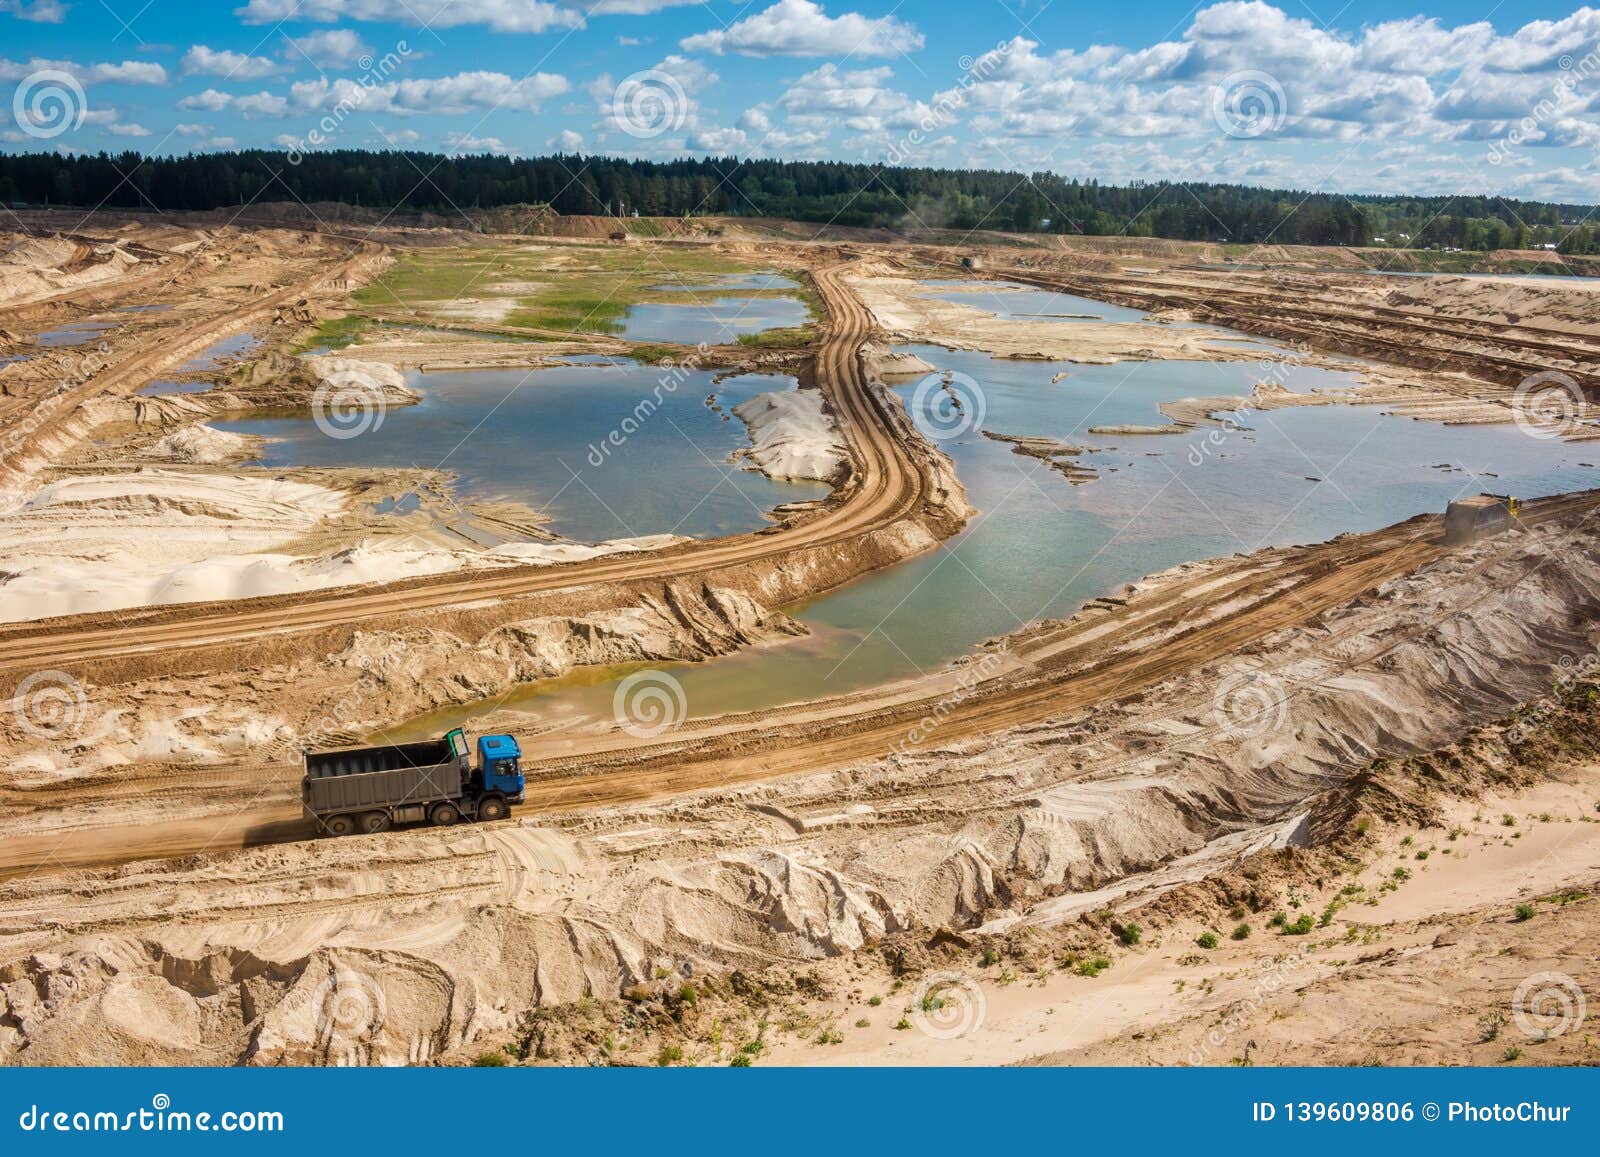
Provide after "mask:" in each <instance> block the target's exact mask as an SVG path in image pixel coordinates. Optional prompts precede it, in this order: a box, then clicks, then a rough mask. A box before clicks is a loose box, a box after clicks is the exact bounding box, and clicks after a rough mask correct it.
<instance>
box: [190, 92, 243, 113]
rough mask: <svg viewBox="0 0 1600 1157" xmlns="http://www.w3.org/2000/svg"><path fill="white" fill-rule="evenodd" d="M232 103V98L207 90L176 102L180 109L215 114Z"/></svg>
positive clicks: (223, 93)
mask: <svg viewBox="0 0 1600 1157" xmlns="http://www.w3.org/2000/svg"><path fill="white" fill-rule="evenodd" d="M232 103H233V97H232V96H230V95H229V94H228V93H225V92H219V91H218V90H216V89H214V88H208V89H206V90H205V91H204V92H197V93H194V94H192V95H190V96H186V97H183V98H182V99H181V100H179V101H178V107H179V108H181V109H191V110H194V109H198V110H199V111H201V112H217V111H219V110H221V109H225V108H227V107H228V106H229V105H231V104H232Z"/></svg>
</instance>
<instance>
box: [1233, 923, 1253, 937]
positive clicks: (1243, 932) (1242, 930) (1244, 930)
mask: <svg viewBox="0 0 1600 1157" xmlns="http://www.w3.org/2000/svg"><path fill="white" fill-rule="evenodd" d="M1233 938H1234V939H1235V940H1248V939H1250V925H1248V924H1246V923H1244V922H1243V921H1240V923H1239V924H1238V926H1237V927H1235V928H1234V930H1233Z"/></svg>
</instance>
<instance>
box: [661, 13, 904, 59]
mask: <svg viewBox="0 0 1600 1157" xmlns="http://www.w3.org/2000/svg"><path fill="white" fill-rule="evenodd" d="M922 44H923V39H922V34H921V33H920V32H918V31H917V30H916V29H915V28H913V27H912V26H911V25H909V24H907V23H905V22H904V21H902V20H900V19H898V18H896V17H894V16H884V17H880V18H877V19H873V18H869V17H866V16H862V15H861V14H860V13H858V12H847V13H845V14H844V15H843V16H838V17H830V16H828V15H827V14H825V13H824V12H823V10H822V6H821V5H820V4H815V3H812V0H778V3H776V4H774V5H773V6H772V7H771V8H768V9H767V10H766V11H765V12H758V13H756V14H755V15H754V16H749V17H746V18H745V19H743V20H739V21H736V22H735V23H733V24H731V25H729V26H728V27H727V28H724V29H718V30H713V31H711V32H702V33H700V34H698V35H696V36H690V37H686V38H685V39H684V40H683V42H682V47H683V48H685V49H686V50H688V51H690V52H711V53H715V54H717V55H719V56H720V55H722V54H723V53H729V52H733V53H738V54H740V55H742V56H896V55H899V54H900V53H905V52H914V51H916V50H917V49H919V48H921V47H922Z"/></svg>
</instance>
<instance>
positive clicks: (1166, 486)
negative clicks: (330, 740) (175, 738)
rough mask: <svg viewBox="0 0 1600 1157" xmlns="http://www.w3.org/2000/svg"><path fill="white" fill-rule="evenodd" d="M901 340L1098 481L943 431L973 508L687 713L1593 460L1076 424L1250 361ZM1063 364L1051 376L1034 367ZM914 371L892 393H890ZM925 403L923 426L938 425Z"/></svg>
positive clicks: (1492, 444) (1334, 415)
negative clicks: (961, 347) (931, 546)
mask: <svg viewBox="0 0 1600 1157" xmlns="http://www.w3.org/2000/svg"><path fill="white" fill-rule="evenodd" d="M904 348H906V349H907V350H908V352H911V353H914V354H917V355H918V356H920V357H923V358H925V359H927V360H928V361H929V362H931V363H933V364H934V365H936V366H939V367H940V368H941V369H949V370H954V371H958V372H961V373H965V374H969V375H970V376H971V377H972V378H973V379H974V380H975V381H977V382H978V383H979V385H980V386H981V388H982V391H983V396H984V402H985V417H984V419H983V427H984V428H985V429H988V430H991V431H994V432H997V433H1006V434H1031V435H1045V436H1052V437H1055V438H1058V439H1060V440H1062V441H1065V442H1071V443H1075V444H1078V445H1085V446H1091V447H1094V448H1095V449H1094V451H1093V452H1092V453H1089V454H1086V455H1085V456H1084V457H1083V458H1082V459H1080V461H1082V462H1085V463H1086V464H1090V465H1093V466H1095V467H1096V469H1097V470H1099V472H1100V474H1101V481H1099V482H1095V483H1091V484H1089V485H1085V486H1072V485H1070V484H1069V483H1068V482H1067V481H1066V480H1065V479H1064V478H1062V477H1061V476H1060V475H1059V474H1057V473H1055V472H1054V471H1052V470H1050V469H1049V467H1048V466H1047V464H1045V463H1043V462H1040V461H1038V460H1036V459H1033V458H1026V457H1022V456H1020V455H1017V454H1013V453H1012V452H1011V449H1010V447H1009V446H1007V445H1005V444H1003V443H999V442H995V441H992V440H990V439H987V438H984V437H982V435H981V433H980V432H978V431H976V430H969V431H967V432H965V433H963V434H962V435H961V436H960V437H958V438H956V439H955V440H953V441H947V442H944V443H942V446H943V448H944V450H945V451H946V452H947V453H949V454H950V456H951V457H952V458H953V459H954V461H955V463H956V467H957V470H958V473H959V475H960V478H961V481H962V482H963V484H964V485H965V486H966V489H967V494H968V497H969V499H970V500H971V502H972V503H973V505H975V506H976V507H977V508H978V514H977V515H976V516H975V517H974V518H973V520H972V521H971V523H970V524H969V525H968V527H967V529H966V530H965V531H964V532H963V533H962V534H961V535H959V536H958V537H956V538H955V539H953V540H951V541H950V542H948V543H946V544H944V545H943V546H942V547H940V548H939V549H938V550H936V551H934V552H932V553H930V554H928V555H925V556H922V557H920V558H916V559H912V560H911V561H909V562H905V563H902V564H900V565H898V566H895V567H893V568H891V569H889V570H885V571H881V572H879V573H876V574H873V575H869V576H867V577H865V578H863V579H861V580H859V581H857V582H855V583H852V584H851V585H849V586H847V587H845V588H843V589H841V590H839V591H836V592H833V593H831V594H828V595H825V596H823V597H821V598H818V599H816V600H814V601H813V602H811V603H810V604H808V605H805V606H802V607H798V608H789V610H790V612H791V613H792V614H794V615H795V616H796V617H797V618H799V619H800V620H801V621H802V622H804V623H805V624H806V625H807V626H808V627H809V628H810V629H811V632H812V634H811V636H810V637H809V638H804V639H799V640H795V641H792V642H791V641H784V642H781V643H778V644H774V645H768V646H763V647H758V648H755V649H752V650H749V651H745V652H743V653H740V654H738V655H734V656H731V657H728V658H724V659H718V660H716V661H714V662H710V663H705V664H678V665H673V666H672V667H671V668H670V669H671V671H672V673H673V674H674V676H675V677H676V678H678V679H679V680H680V681H681V683H682V684H683V687H684V690H685V692H686V694H687V697H688V703H689V710H690V714H691V715H694V716H704V715H713V714H717V713H720V712H724V711H741V710H751V709H756V708H760V707H767V706H772V705H775V704H779V703H784V702H792V701H795V700H798V699H802V698H811V697H814V696H821V695H833V694H840V693H843V692H847V691H850V690H852V689H856V688H862V687H867V686H871V685H873V684H876V683H880V682H883V681H885V680H889V679H894V678H900V677H905V676H909V675H915V674H917V673H919V672H922V671H927V670H932V669H936V668H938V667H939V666H941V665H943V664H944V663H946V662H948V661H949V660H951V659H953V658H955V657H957V656H959V655H961V654H963V653H964V652H966V651H968V650H969V649H970V648H972V647H973V646H975V645H976V644H978V643H980V642H981V641H982V640H984V639H986V638H989V637H991V636H994V635H998V634H1003V633H1005V632H1008V631H1012V630H1015V629H1016V628H1018V627H1020V626H1022V625H1024V624H1026V623H1028V622H1032V621H1035V620H1038V619H1042V618H1054V617H1063V616H1067V615H1070V614H1072V613H1073V612H1074V611H1075V610H1076V609H1077V608H1078V607H1080V606H1081V605H1082V604H1083V603H1084V602H1086V601H1088V600H1089V599H1092V598H1095V597H1097V596H1099V595H1103V594H1107V593H1110V592H1112V591H1114V590H1116V589H1117V588H1118V587H1120V586H1121V585H1122V584H1124V583H1127V582H1130V581H1132V580H1135V579H1138V578H1141V577H1142V576H1144V575H1147V574H1151V573H1154V572H1157V571H1161V570H1165V569H1167V568H1169V567H1172V566H1176V565H1178V564H1179V563H1183V562H1187V561H1191V560H1194V559H1200V558H1209V557H1214V556H1219V555H1230V554H1233V553H1235V552H1238V551H1251V550H1256V549H1258V548H1261V547H1266V546H1281V545H1289V544H1294V543H1305V542H1315V541H1321V540H1324V539H1327V538H1331V537H1333V536H1334V535H1337V534H1340V533H1342V532H1345V531H1360V530H1371V529H1376V528H1378V527H1381V526H1386V525H1389V524H1391V523H1393V522H1396V521H1399V520H1401V519H1404V518H1408V517H1410V516H1412V515H1414V514H1419V513H1424V512H1429V511H1442V510H1443V509H1444V507H1445V505H1446V503H1448V502H1449V500H1450V499H1452V498H1455V497H1458V496H1460V495H1462V494H1471V493H1476V492H1478V491H1480V490H1495V491H1510V492H1511V493H1515V494H1519V495H1522V496H1524V497H1536V496H1539V495H1543V494H1550V493H1556V492H1559V491H1564V490H1574V489H1579V488H1583V487H1586V486H1593V485H1596V484H1597V482H1600V472H1597V471H1596V470H1594V469H1592V468H1588V467H1584V466H1580V465H1579V463H1580V462H1581V461H1592V460H1593V459H1594V450H1593V449H1592V448H1589V449H1582V448H1578V447H1573V446H1569V445H1566V444H1563V443H1560V442H1550V441H1542V440H1538V439H1533V438H1528V437H1525V436H1523V435H1521V434H1519V433H1518V432H1517V431H1516V429H1515V427H1514V426H1511V425H1506V426H1443V425H1438V424H1434V423H1427V422H1418V421H1411V420H1408V419H1398V418H1392V417H1385V416H1384V415H1383V413H1382V412H1381V410H1380V409H1379V408H1377V407H1371V406H1362V407H1355V406H1326V407H1308V408H1302V409H1294V410H1279V411H1274V412H1261V413H1254V414H1251V415H1248V416H1246V417H1245V418H1244V424H1245V425H1247V426H1249V427H1251V428H1250V429H1242V430H1233V431H1231V432H1226V433H1219V435H1218V439H1217V442H1216V444H1212V443H1211V442H1210V441H1209V440H1208V439H1207V437H1206V434H1207V433H1208V432H1209V428H1208V430H1207V431H1199V432H1195V433H1191V434H1184V435H1165V436H1148V435H1146V436H1138V435H1135V436H1118V437H1100V436H1094V435H1090V434H1089V433H1088V431H1089V429H1090V428H1091V427H1093V426H1105V425H1117V424H1123V423H1133V424H1144V425H1149V424H1152V423H1159V422H1161V421H1162V420H1163V419H1162V418H1161V415H1160V414H1159V413H1158V412H1157V410H1156V407H1157V405H1158V404H1159V403H1160V402H1163V401H1167V400H1172V399H1177V398H1183V397H1189V396H1195V395H1215V394H1246V393H1248V392H1249V390H1250V388H1251V386H1252V385H1254V384H1255V382H1256V381H1258V380H1260V379H1261V378H1262V377H1263V376H1264V371H1263V367H1262V366H1261V365H1258V364H1254V363H1203V362H1125V363H1121V364H1118V365H1109V366H1091V365H1071V364H1067V363H1051V362H1031V361H1009V360H1002V359H996V358H991V357H989V356H988V355H987V354H982V353H975V352H953V351H949V350H945V349H941V348H937V347H932V346H911V347H904ZM1063 371H1065V372H1066V373H1067V375H1068V376H1067V377H1066V378H1064V379H1063V380H1061V381H1060V382H1056V383H1052V381H1051V379H1052V378H1053V377H1054V376H1055V375H1056V374H1057V373H1058V372H1063ZM1274 374H1275V376H1277V375H1282V377H1283V380H1284V384H1285V385H1286V386H1288V388H1290V389H1292V390H1295V391H1304V390H1309V389H1312V388H1314V387H1317V386H1335V385H1341V384H1348V383H1349V382H1350V381H1351V378H1350V377H1348V376H1347V375H1345V374H1342V373H1338V372H1334V371H1329V370H1323V369H1315V368H1310V367H1295V366H1291V367H1290V368H1288V369H1287V370H1286V371H1284V370H1275V371H1274ZM913 390H914V385H907V386H904V387H901V388H900V389H899V390H898V391H897V392H898V393H899V394H900V395H901V397H902V398H904V399H905V400H906V402H907V404H908V405H909V404H910V402H911V399H912V395H913ZM932 402H933V399H932V398H930V399H929V404H932ZM927 418H928V416H926V415H925V416H924V421H923V423H922V424H923V425H924V427H925V428H927V429H935V428H937V423H935V422H933V421H929V420H927ZM1440 467H1448V469H1442V468H1440ZM614 687H615V681H614V678H613V679H611V680H606V679H596V678H595V677H594V676H593V675H592V673H590V674H586V675H585V677H584V679H583V680H582V681H581V682H579V683H576V684H556V685H554V686H551V687H544V688H539V689H533V688H529V689H525V690H523V691H521V692H519V693H518V694H516V695H515V696H513V697H512V698H511V699H510V700H508V701H507V702H508V705H511V706H521V707H524V708H527V709H530V710H536V711H539V712H540V713H541V714H545V713H549V714H551V715H564V714H566V713H570V712H573V711H577V712H582V713H585V714H590V715H594V716H597V717H600V718H609V716H610V713H611V696H612V694H613V691H614ZM470 715H471V711H470V710H468V711H465V712H463V711H461V710H457V711H455V712H454V713H453V717H454V718H456V719H457V720H459V719H461V718H463V717H470ZM430 725H431V723H430Z"/></svg>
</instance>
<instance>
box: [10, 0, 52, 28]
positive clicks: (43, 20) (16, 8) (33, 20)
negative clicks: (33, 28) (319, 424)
mask: <svg viewBox="0 0 1600 1157" xmlns="http://www.w3.org/2000/svg"><path fill="white" fill-rule="evenodd" d="M0 12H9V13H11V15H13V16H15V17H16V18H17V19H18V20H26V21H28V23H30V24H60V23H61V22H62V21H64V20H66V18H67V5H65V4H63V3H61V0H32V2H31V3H30V2H29V0H0Z"/></svg>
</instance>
